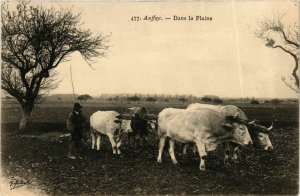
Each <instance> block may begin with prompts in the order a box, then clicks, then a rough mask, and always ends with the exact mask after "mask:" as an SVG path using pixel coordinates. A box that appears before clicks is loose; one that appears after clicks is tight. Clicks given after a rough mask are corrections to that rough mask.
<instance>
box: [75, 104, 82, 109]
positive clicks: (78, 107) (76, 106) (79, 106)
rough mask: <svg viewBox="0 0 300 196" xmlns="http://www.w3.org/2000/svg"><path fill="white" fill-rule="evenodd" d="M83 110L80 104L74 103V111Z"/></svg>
mask: <svg viewBox="0 0 300 196" xmlns="http://www.w3.org/2000/svg"><path fill="white" fill-rule="evenodd" d="M81 108H82V105H80V104H79V103H74V110H80V109H81Z"/></svg>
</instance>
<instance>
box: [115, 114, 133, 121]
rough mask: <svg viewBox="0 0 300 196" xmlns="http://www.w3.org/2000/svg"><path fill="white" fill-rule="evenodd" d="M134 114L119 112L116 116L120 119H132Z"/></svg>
mask: <svg viewBox="0 0 300 196" xmlns="http://www.w3.org/2000/svg"><path fill="white" fill-rule="evenodd" d="M133 117H134V116H132V115H130V114H119V115H118V116H116V118H118V119H122V120H131V119H132V118H133Z"/></svg>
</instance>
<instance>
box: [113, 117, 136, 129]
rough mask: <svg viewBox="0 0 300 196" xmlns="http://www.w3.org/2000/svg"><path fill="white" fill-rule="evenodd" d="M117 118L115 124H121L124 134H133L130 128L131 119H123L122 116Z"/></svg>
mask: <svg viewBox="0 0 300 196" xmlns="http://www.w3.org/2000/svg"><path fill="white" fill-rule="evenodd" d="M116 118H117V119H115V120H114V122H115V123H118V124H120V130H121V131H122V133H124V132H125V133H128V132H132V129H131V126H130V122H131V118H129V117H126V118H123V117H122V116H121V115H118V116H116Z"/></svg>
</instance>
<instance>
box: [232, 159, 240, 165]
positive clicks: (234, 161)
mask: <svg viewBox="0 0 300 196" xmlns="http://www.w3.org/2000/svg"><path fill="white" fill-rule="evenodd" d="M232 162H233V163H235V164H236V163H239V162H240V161H239V160H238V159H232Z"/></svg>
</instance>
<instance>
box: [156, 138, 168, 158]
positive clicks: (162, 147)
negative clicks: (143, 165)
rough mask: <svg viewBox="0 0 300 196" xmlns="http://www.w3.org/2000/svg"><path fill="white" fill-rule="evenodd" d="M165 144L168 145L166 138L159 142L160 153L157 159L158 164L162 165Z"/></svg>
mask: <svg viewBox="0 0 300 196" xmlns="http://www.w3.org/2000/svg"><path fill="white" fill-rule="evenodd" d="M165 143H166V137H161V138H160V141H159V151H158V157H157V162H158V163H161V155H162V151H163V149H164V147H165Z"/></svg>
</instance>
